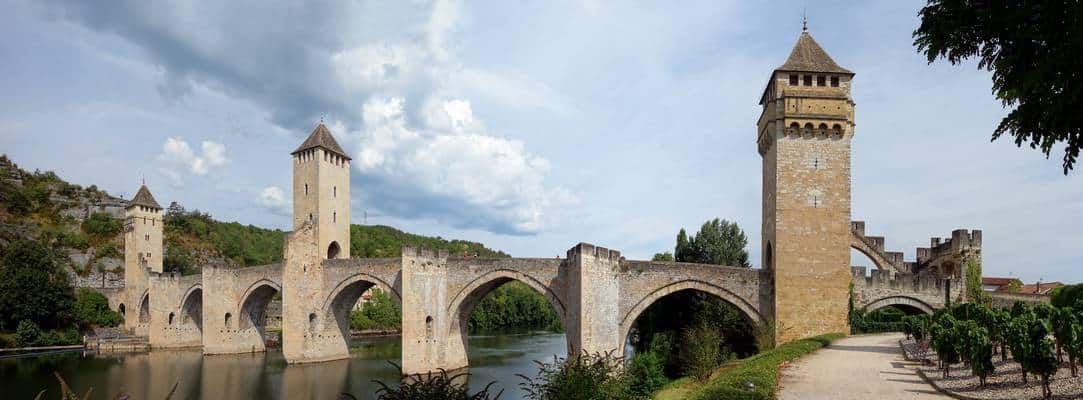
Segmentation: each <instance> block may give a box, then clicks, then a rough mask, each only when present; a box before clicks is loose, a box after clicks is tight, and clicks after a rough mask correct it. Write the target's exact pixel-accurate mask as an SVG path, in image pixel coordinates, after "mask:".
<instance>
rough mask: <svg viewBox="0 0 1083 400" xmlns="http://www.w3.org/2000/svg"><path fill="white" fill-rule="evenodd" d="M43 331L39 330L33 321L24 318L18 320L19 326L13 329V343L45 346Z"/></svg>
mask: <svg viewBox="0 0 1083 400" xmlns="http://www.w3.org/2000/svg"><path fill="white" fill-rule="evenodd" d="M44 341H45V333H44V332H42V331H41V328H40V327H38V324H35V323H34V321H31V320H28V319H24V320H22V321H19V327H18V328H17V329H15V344H16V345H17V346H19V347H37V346H46V345H45V344H43V342H44Z"/></svg>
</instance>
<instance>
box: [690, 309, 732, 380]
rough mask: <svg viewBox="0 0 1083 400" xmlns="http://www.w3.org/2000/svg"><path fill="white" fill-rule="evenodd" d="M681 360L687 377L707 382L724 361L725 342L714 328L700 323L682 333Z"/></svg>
mask: <svg viewBox="0 0 1083 400" xmlns="http://www.w3.org/2000/svg"><path fill="white" fill-rule="evenodd" d="M681 343H682V344H681V350H680V359H681V363H682V364H683V365H684V372H685V375H688V376H692V377H695V378H696V379H698V380H700V381H706V380H707V378H710V377H711V372H713V371H714V369H715V367H718V363H719V362H721V361H722V358H723V353H722V345H723V343H725V340H724V339H723V337H722V333H720V332H719V331H718V329H717V328H715V327H714V326H712V325H710V324H707V323H699V324H697V325H695V326H692V327H688V328H685V330H684V331H683V332H681Z"/></svg>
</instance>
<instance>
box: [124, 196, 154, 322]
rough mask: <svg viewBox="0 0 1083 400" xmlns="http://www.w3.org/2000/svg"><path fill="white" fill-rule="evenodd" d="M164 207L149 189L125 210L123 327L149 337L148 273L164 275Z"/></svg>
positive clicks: (129, 203) (135, 198) (133, 200)
mask: <svg viewBox="0 0 1083 400" xmlns="http://www.w3.org/2000/svg"><path fill="white" fill-rule="evenodd" d="M162 228H163V227H162V206H160V205H158V201H157V200H154V195H151V194H150V189H147V185H145V184H144V185H142V186H140V187H139V191H138V192H136V193H135V197H133V198H132V200H131V201H129V202H128V205H127V206H126V207H125V208H124V295H123V296H122V298H123V300H122V302H123V303H122V305H124V308H123V309H122V311H123V314H124V326H127V327H129V328H131V329H132V330H133V333H135V334H136V335H140V336H146V335H147V334H148V329H149V326H150V302H151V299H150V297H149V296H144V293H148V291H147V289H148V287H149V286H148V279H149V278H148V275H149V273H148V271H151V272H162V258H163V257H164V256H165V252H164V251H163V249H162Z"/></svg>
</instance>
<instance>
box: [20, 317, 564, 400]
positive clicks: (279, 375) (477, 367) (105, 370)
mask: <svg viewBox="0 0 1083 400" xmlns="http://www.w3.org/2000/svg"><path fill="white" fill-rule="evenodd" d="M401 348H402V344H401V340H400V339H399V337H385V338H369V339H363V340H358V341H355V342H353V343H352V344H351V348H350V358H349V359H347V360H340V361H330V362H324V363H316V364H310V365H286V361H285V359H283V357H282V352H280V351H269V352H267V353H256V354H242V355H216V356H203V354H202V353H201V352H200V350H198V349H196V350H154V351H150V352H147V353H133V354H92V353H81V352H68V353H62V354H54V355H46V356H37V357H27V358H16V359H3V360H0V398H2V399H33V398H34V396H36V395H37V393H38V392H40V391H42V390H46V395H45V397H44V398H49V399H55V398H58V396H59V385H58V383H57V381H56V378H55V377H54V376H53V372H54V371H56V372H58V373H60V375H61V376H62V377H63V378H64V380H65V381H67V383H68V385H70V386H71V387H72V388H73V389H75V390H76V391H77V392H78V393H80V395H81V394H82V393H84V392H85V391H86V390H87V389H88V388H93V394H92V395H91V398H92V399H113V398H114V397H115V396H116V395H117V394H119V393H127V394H129V395H130V396H131V398H132V399H133V400H134V399H152V400H154V399H164V398H165V397H166V395H167V394H168V393H169V391H170V389H171V388H172V387H173V385H174V384H176V386H177V390H176V393H175V394H174V395H173V397H172V399H173V400H178V399H181V400H184V399H192V400H195V399H336V398H337V396H338V395H339V394H340V393H343V392H345V393H349V394H351V395H353V396H354V397H356V398H358V399H375V398H376V395H375V391H376V389H377V388H378V387H379V385H378V384H377V383H375V382H373V380H380V381H383V382H387V383H389V384H390V383H395V382H398V371H397V370H396V369H395V367H393V366H392V365H391V364H389V363H388V361H392V362H395V363H396V364H397V363H398V362H399V360H400V359H401V354H402V353H401ZM566 353H567V345H566V341H565V338H564V335H563V334H553V333H541V334H518V335H514V334H499V335H492V336H472V337H470V338H469V350H468V353H467V355H468V357H469V360H470V370H469V372H470V376H469V384H470V387H471V393H472V392H473V391H476V390H479V389H481V388H482V387H484V386H485V385H486V384H488V383H489V382H496V383H495V384H494V385H493V386H492V388H493V389H495V390H496V391H499V390H500V389H504V394H503V395H502V396H501V397H500V398H501V399H502V400H519V399H522V398H523V397H522V392H521V390H520V389H519V383H520V382H521V381H522V379H521V378H519V377H518V376H516V375H515V374H524V375H528V376H534V374H535V373H536V372H537V365H535V364H534V362H533V361H534V360H543V361H552V359H553V356H554V355H556V356H561V357H563V356H564V355H565V354H566Z"/></svg>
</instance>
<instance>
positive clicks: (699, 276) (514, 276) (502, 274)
mask: <svg viewBox="0 0 1083 400" xmlns="http://www.w3.org/2000/svg"><path fill="white" fill-rule="evenodd" d="M313 239H314V237H313V235H312V229H310V228H306V229H301V230H299V231H298V232H297V233H293V234H291V235H290V237H289V238H288V239H287V252H286V260H285V262H284V263H281V264H272V265H265V266H259V267H249V268H228V267H224V266H219V265H211V266H207V267H205V268H204V269H203V273H202V274H201V275H191V276H179V275H177V274H172V273H159V272H152V271H150V270H145V271H144V273H145V274H146V277H147V286H148V289H147V291H146V293H144V294H143V295H142V296H141V304H142V306H141V307H140V310H139V313H140V315H143V318H144V320H145V321H146V323H147V324H148V336H149V339H150V343H151V346H153V347H156V348H177V347H202V348H203V352H204V353H205V354H229V353H250V352H260V351H264V349H265V347H264V343H265V340H266V339H267V334H266V331H265V328H264V321H265V316H264V315H263V312H264V310H265V309H266V306H267V304H268V303H269V302H270V301H271V300H272V298H274V297H275V296H276V295H277V294H281V296H282V308H283V312H282V318H283V323H282V338H283V343H282V345H283V352H284V353H285V355H286V357H287V360H289V362H291V363H302V362H318V361H328V360H335V359H342V358H347V357H348V356H349V348H348V339H349V337H350V333H349V312H350V310H351V309H352V308H353V306H354V305H355V304H356V303H357V301H358V299H359V298H360V297H361V294H362V293H364V292H365V291H366V290H368V289H370V288H372V287H378V288H381V289H383V290H385V291H387V292H388V293H390V294H391V296H392V297H393V298H394V299H395V300H396V301H398V302H399V303H400V304H401V306H402V314H403V315H402V318H403V320H402V341H403V368H404V370H405V371H406V372H424V371H430V370H432V369H434V368H445V369H456V368H462V367H466V366H467V365H468V360H467V356H466V354H467V348H466V346H467V341H466V335H467V321H468V320H469V317H470V314H471V312H472V311H473V309H474V306H476V305H477V304H478V302H479V301H480V300H481V299H482V298H484V297H485V296H486V295H487V294H489V293H490V292H491V291H492V290H494V289H496V288H497V287H499V286H500V285H503V284H504V283H507V282H509V281H513V280H514V281H519V282H522V283H524V284H526V285H527V286H529V287H531V288H533V289H534V290H536V291H537V292H538V293H540V294H541V295H543V296H544V297H545V299H546V300H547V301H548V302H549V303H550V304H551V305H552V307H553V309H554V310H555V311H556V313H557V315H558V316H559V317H560V319H561V322H562V323H563V324H564V326H565V328H566V330H567V342H568V351H569V352H579V351H589V352H605V351H620V350H621V349H623V347H624V343H625V341H626V340H627V338H628V335H629V333H630V331H631V329H632V327H633V325H634V323H635V320H636V318H637V317H638V316H639V315H640V313H642V312H643V311H644V310H646V309H647V307H649V306H650V305H651V304H653V303H654V302H655V301H657V300H659V299H660V298H662V297H664V296H666V295H669V294H672V293H675V292H678V291H682V290H698V291H702V292H706V293H710V294H712V295H715V296H717V297H719V298H721V299H723V300H725V301H727V302H729V303H731V304H733V305H734V306H736V307H737V308H738V309H740V310H741V311H742V312H743V313H744V314H745V315H746V316H747V317H748V319H749V320H750V321H752V322H753V323H754V324H757V325H759V324H763V323H765V322H766V321H767V320H768V317H767V315H768V314H766V313H765V310H769V308H770V300H771V296H770V293H771V290H772V289H771V286H770V280H769V278H768V277H767V275H766V272H765V271H764V270H759V269H751V268H736V267H724V266H717V265H703V264H691V263H675V262H650V261H629V260H625V259H624V258H623V257H622V256H621V254H620V252H619V251H616V250H609V249H606V248H602V247H596V246H593V245H590V244H586V243H580V244H578V245H576V246H575V247H573V248H571V249H570V250H568V252H567V257H565V258H553V259H548V258H497V259H482V258H460V257H448V255H447V254H446V253H434V252H431V251H427V250H419V249H413V248H404V249H403V251H402V256H401V257H399V258H382V259H330V260H319V261H318V262H312V261H311V260H318V258H314V257H311V254H306V253H308V252H311V251H312V250H311V249H314V247H312V246H311V242H312V241H313ZM284 276H287V277H289V279H287V280H285V282H286V283H285V284H283V282H284V281H283V277H284ZM404 293H405V294H406V295H405V296H404Z"/></svg>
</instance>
